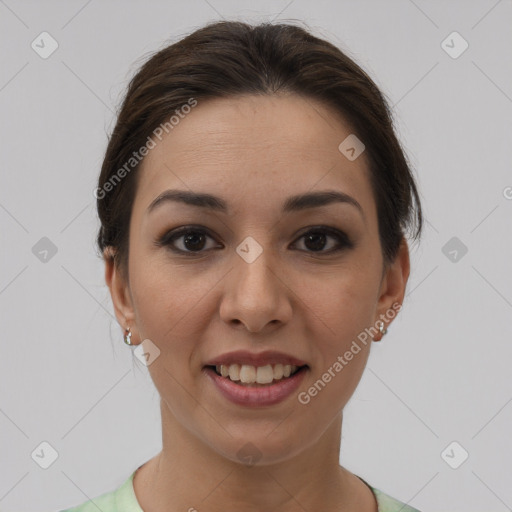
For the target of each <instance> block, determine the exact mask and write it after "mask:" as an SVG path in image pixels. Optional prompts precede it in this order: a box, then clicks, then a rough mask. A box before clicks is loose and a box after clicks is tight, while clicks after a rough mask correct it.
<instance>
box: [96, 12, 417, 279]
mask: <svg viewBox="0 0 512 512" xmlns="http://www.w3.org/2000/svg"><path fill="white" fill-rule="evenodd" d="M280 92H285V93H296V94H299V95H301V96H303V97H305V98H308V97H309V98H312V99H315V100H317V101H321V102H322V103H323V104H325V105H327V106H329V107H330V108H332V109H334V110H335V112H337V113H339V114H340V115H341V116H342V117H343V118H345V119H346V120H347V121H348V122H349V124H350V126H351V128H352V129H353V131H354V133H355V134H356V136H357V137H358V138H359V139H361V141H363V143H364V144H365V147H366V149H365V153H366V155H367V158H368V161H369V163H370V169H369V171H370V180H371V186H372V190H373V193H374V197H375V201H376V205H377V214H378V222H379V236H380V242H381V246H382V254H383V258H384V263H385V264H386V265H387V264H389V263H390V262H392V261H393V260H394V258H395V256H396V254H397V251H398V249H399V246H400V242H401V240H402V238H403V237H404V236H405V233H406V231H407V230H408V229H411V232H412V234H411V237H412V238H413V239H419V237H420V236H421V231H422V226H423V216H422V209H421V201H420V198H419V194H418V190H417V187H416V184H415V180H414V177H413V174H412V172H411V169H410V167H409V164H408V162H407V158H406V156H405V154H404V151H403V150H402V147H401V145H400V143H399V141H398V139H397V136H396V134H395V130H394V127H393V120H392V115H391V110H390V108H389V106H388V103H387V101H386V100H385V98H384V96H383V94H382V93H381V92H380V90H379V89H378V87H377V86H376V85H375V83H374V82H373V81H372V79H371V78H370V77H369V76H368V75H367V74H366V73H365V72H364V71H363V70H362V69H361V68H360V67H359V66H358V65H357V64H356V63H355V62H354V61H353V60H352V59H351V58H349V57H348V56H347V55H345V54H344V53H343V52H342V51H341V50H340V49H338V48H337V47H336V46H334V45H333V44H331V43H330V42H328V41H325V40H322V39H319V38H317V37H315V36H313V35H312V34H310V33H309V32H308V31H307V30H305V29H303V28H301V27H298V26H295V25H291V24H272V23H263V24H260V25H256V26H252V25H249V24H247V23H243V22H239V21H221V22H214V23H210V24H208V25H206V26H204V27H202V28H200V29H198V30H196V31H195V32H193V33H191V34H190V35H188V36H186V37H185V38H183V39H181V40H180V41H178V42H176V43H174V44H172V45H170V46H167V47H166V48H164V49H162V50H160V51H158V52H156V53H155V54H154V55H153V56H152V57H151V58H149V60H147V61H146V62H145V64H143V65H142V67H141V68H140V70H139V71H138V72H137V73H136V75H135V76H134V77H133V78H132V80H131V82H130V84H129V86H128V90H127V93H126V96H125V98H124V101H123V103H122V105H121V108H120V111H119V114H118V118H117V122H116V125H115V127H114V130H113V132H112V135H111V137H110V140H109V143H108V147H107V150H106V154H105V157H104V160H103V164H102V168H101V173H100V176H99V181H98V190H100V189H101V190H103V191H104V190H107V187H106V185H107V184H108V182H109V180H112V177H113V176H114V175H115V174H116V173H117V172H118V171H119V169H121V168H122V167H123V166H125V165H126V162H128V161H129V160H130V158H131V157H132V155H133V153H134V151H137V150H138V149H139V148H140V147H141V146H143V145H144V144H145V143H146V141H147V140H148V137H149V136H151V135H152V133H153V130H155V128H156V127H158V126H159V125H161V124H162V123H163V122H164V121H165V120H166V119H169V117H170V116H172V115H173V114H174V113H175V111H176V110H177V109H180V108H181V107H182V106H183V105H185V104H187V103H189V102H190V100H191V98H193V99H195V101H197V102H198V103H200V102H201V100H205V99H208V98H223V97H233V96H238V95H243V94H258V95H261V94H266V95H272V94H278V93H280ZM340 142H341V141H340ZM139 167H140V164H138V165H135V166H134V167H133V169H132V170H131V171H130V172H129V173H125V174H126V176H125V177H124V178H123V179H122V181H120V182H119V183H118V184H117V185H116V186H113V187H110V189H108V190H109V191H108V192H106V193H103V194H102V196H101V197H100V196H97V210H98V215H99V219H100V222H101V227H100V229H99V232H98V236H97V244H98V247H99V249H100V251H101V253H102V254H103V251H104V250H105V248H107V247H110V248H112V249H113V251H112V257H114V259H115V262H116V265H117V266H118V268H119V269H120V271H121V272H123V273H124V274H125V276H126V278H127V277H128V272H127V263H128V243H129V225H130V217H131V211H132V206H133V201H134V198H135V191H136V187H137V170H138V168H139Z"/></svg>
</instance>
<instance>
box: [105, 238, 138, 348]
mask: <svg viewBox="0 0 512 512" xmlns="http://www.w3.org/2000/svg"><path fill="white" fill-rule="evenodd" d="M114 254H115V250H114V249H113V248H112V247H107V248H106V249H105V250H104V251H103V259H104V261H105V282H106V283H107V286H108V287H109V290H110V296H111V297H112V304H113V305H114V312H115V315H116V318H117V321H118V322H119V325H120V326H121V328H122V329H123V332H124V331H125V330H126V329H127V328H128V327H130V328H131V330H132V334H135V333H134V332H133V331H134V328H133V327H134V319H135V314H134V311H133V303H132V297H131V293H130V287H129V285H128V282H127V279H126V278H125V276H124V275H123V273H122V272H121V271H120V270H119V268H118V266H117V265H116V263H115V260H114ZM132 339H133V336H132ZM134 341H135V340H133V341H132V343H133V342H134ZM134 344H135V343H134Z"/></svg>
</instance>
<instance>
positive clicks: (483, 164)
mask: <svg viewBox="0 0 512 512" xmlns="http://www.w3.org/2000/svg"><path fill="white" fill-rule="evenodd" d="M511 15H512V3H511V2H510V1H506V0H502V1H495V0H488V1H487V0H486V1H483V0H482V1H467V0H466V1H449V2H447V1H420V0H415V1H412V0H394V1H386V2H382V1H378V0H374V1H357V2H356V1H340V2H335V1H333V0H330V1H327V0H323V1H315V2H307V1H306V0H295V1H290V0H283V1H273V2H271V1H260V2H255V1H254V0H250V1H249V0H243V1H238V2H235V1H234V0H231V1H228V0H208V1H205V0H193V1H188V2H184V1H183V2H177V1H174V2H163V1H152V2H142V1H138V2H137V1H109V2H100V1H99V0H92V1H84V0H77V1H66V2H63V1H62V2H56V1H46V2H35V1H32V2H29V1H15V0H5V1H0V48H1V62H0V109H1V119H2V123H1V128H0V129H1V133H0V141H1V144H2V152H1V164H0V173H1V188H0V226H1V251H0V311H1V319H0V321H1V323H0V325H1V336H0V343H1V358H0V393H1V395H0V398H1V400H0V433H1V435H0V453H1V456H0V510H2V511H4V512H5V511H14V510H16V511H19V512H23V511H31V512H37V511H48V512H49V511H52V510H59V509H60V508H64V507H69V506H71V505H76V504H78V503H82V502H83V501H85V500H87V499H89V498H92V497H95V496H97V495H99V494H101V493H103V492H107V491H110V490H113V489H114V488H115V487H117V486H118V485H120V483H122V482H123V481H124V479H125V478H127V477H128V475H129V474H130V473H131V472H132V471H133V470H134V469H135V468H136V467H137V466H138V465H140V464H142V463H143V462H144V461H146V460H148V459H149V458H150V457H152V456H153V455H154V454H155V453H157V452H158V451H159V449H160V413H159V408H158V405H159V397H158V393H157V392H156V390H155V389H154V386H153V384H152V382H151V380H150V378H149V376H148V373H147V369H146V368H145V367H143V366H142V365H141V364H140V363H139V362H138V360H137V359H136V358H134V357H133V356H132V354H131V351H130V349H129V348H128V347H126V346H124V344H123V341H122V337H121V329H120V327H119V326H118V325H117V322H116V321H115V319H114V317H113V312H112V306H111V301H110V296H109V294H108V289H107V288H106V286H105V284H104V276H103V265H102V262H101V260H100V259H99V258H98V256H97V253H96V249H95V246H94V238H95V235H96V230H97V227H98V221H97V218H96V213H95V199H94V197H93V194H92V192H93V189H94V188H95V181H96V178H97V175H98V172H99V167H100V165H101V161H102V157H103V152H104V150H105V147H106V141H107V133H109V131H110V130H111V128H112V127H113V119H114V117H113V116H114V112H115V108H116V107H117V105H118V104H119V101H120V100H121V98H122V92H123V90H124V88H125V86H126V84H127V80H128V79H129V78H130V77H131V76H132V74H133V72H135V70H136V69H137V68H138V66H139V65H140V64H141V62H142V61H143V60H144V59H145V58H146V57H147V55H148V54H149V52H153V51H155V50H157V49H159V48H161V47H162V46H163V45H164V44H166V42H167V43H169V42H174V41H176V40H177V39H179V38H181V37H182V36H184V35H185V34H187V33H189V32H190V31H192V30H194V29H195V28H197V27H199V26H201V25H202V24H203V23H205V22H207V21H211V20H214V19H220V18H222V17H224V18H229V19H233V18H237V19H241V20H245V21H252V22H256V21H263V20H268V19H273V20H282V21H288V20H290V21H293V20H303V21H304V22H305V23H306V24H307V25H308V26H309V27H310V29H311V30H313V32H315V33H316V34H317V35H319V36H320V37H325V38H327V39H329V40H331V41H332V42H334V43H335V44H337V45H339V46H340V47H341V48H342V49H344V50H346V51H347V52H348V53H349V54H350V55H351V56H352V57H353V58H355V59H356V60H357V61H358V62H359V63H360V64H361V65H362V66H363V67H364V68H365V69H366V70H367V71H368V72H369V73H370V74H371V76H372V77H373V78H374V79H375V80H376V82H377V83H378V84H379V86H380V87H381V88H382V90H383V91H384V92H385V94H386V95H387V96H388V98H389V99H390V102H391V104H392V105H394V110H395V115H396V119H397V126H398V130H399V135H400V137H401V140H402V141H403V144H404V146H405V148H406V150H407V152H408V154H409V156H410V159H411V162H412V164H413V165H414V167H415V169H416V171H415V172H416V173H417V177H418V182H419V187H420V190H421V194H422V197H423V203H424V207H425V213H426V217H427V223H426V227H425V235H424V239H423V241H422V243H421V244H420V245H415V246H413V247H412V266H413V270H412V274H411V278H410V281H409V288H408V295H407V298H406V301H405V304H404V309H403V311H402V313H401V314H400V315H399V316H398V317H397V319H396V321H395V322H394V323H393V325H392V326H391V328H390V331H389V334H388V335H387V336H386V337H385V338H384V340H383V342H382V343H380V344H374V345H373V347H372V353H371V357H370V360H369V363H368V368H367V370H366V372H365V374H364V376H363V379H362V381H361V383H360V386H359V387H358V389H357V391H356V393H355V395H354V396H353V398H352V400H351V401H350V403H349V405H348V406H347V407H346V409H345V420H344V429H343V438H342V451H341V461H342V463H343V464H344V465H345V466H346V467H347V468H348V469H350V470H351V471H353V472H355V473H356V474H358V475H360V476H361V477H363V478H365V479H366V480H367V481H369V482H370V483H371V484H372V485H374V486H376V487H378V488H381V489H382V490H384V491H385V492H387V493H389V494H391V495H392V496H395V497H397V498H399V499H401V500H403V501H406V502H409V503H410V504H411V505H413V506H415V507H417V508H419V509H421V510H422V511H425V512H426V511H434V510H452V511H464V512H468V511H476V510H480V511H483V510H485V511H486V512H489V511H504V510H512V485H511V480H512V463H511V460H512V441H511V436H510V432H511V431H512V429H511V425H512V404H511V401H512V381H511V378H510V374H511V371H510V362H511V356H512V343H511V322H510V319H511V313H512V291H511V289H512V272H511V262H512V258H511V256H512V242H511V234H512V229H511V228H512V222H511V219H512V200H511V199H510V198H512V188H507V187H512V172H511V159H510V156H511V147H510V146H511V144H510V142H511V140H512V138H511V136H512V122H511V113H512V81H511V79H512V59H511V53H512V27H511V20H512V16H511ZM43 31H47V32H49V33H50V34H51V36H52V37H53V38H54V39H55V40H56V41H57V42H58V44H59V47H58V49H57V50H56V51H55V53H53V54H52V55H51V56H50V57H49V58H47V59H43V58H41V57H40V56H39V55H38V54H37V53H36V52H35V51H34V50H33V49H32V48H31V43H32V41H33V40H35V39H36V38H37V37H38V36H39V34H40V33H41V32H43ZM453 31H457V32H459V33H460V34H461V36H462V37H463V38H464V39H465V40H466V41H467V42H468V43H469V48H468V49H467V50H466V51H465V52H464V53H463V54H462V55H460V56H459V57H458V58H456V59H454V58H452V57H450V56H449V55H448V54H447V53H446V52H445V50H444V49H443V47H442V46H441V43H442V41H443V40H445V38H446V37H447V36H448V35H449V34H450V33H452V32H453ZM448 41H450V40H448ZM449 44H450V45H452V46H454V47H455V49H458V48H460V45H459V43H458V42H457V43H456V42H453V43H450V42H449ZM507 197H508V198H507ZM43 237H47V238H49V239H50V240H51V241H52V243H53V244H55V246H56V248H57V253H56V254H55V255H53V256H51V253H49V254H48V256H47V261H46V262H43V261H41V260H40V259H39V257H36V255H35V254H34V253H33V250H32V248H33V247H34V246H35V245H36V244H37V243H38V241H39V240H40V239H41V238H43ZM452 237H457V239H458V241H455V244H458V245H459V246H460V244H461V243H463V244H464V245H465V246H466V247H467V249H468V252H467V253H466V254H465V255H463V256H461V254H462V253H461V252H460V250H459V249H456V250H458V253H457V254H458V255H457V259H456V261H453V254H454V253H452V256H450V255H449V250H452V249H453V248H452V247H451V246H448V248H447V249H444V252H443V247H445V244H446V243H447V242H448V241H449V240H450V239H451V238H452ZM40 243H44V242H40ZM452 243H453V242H452ZM37 247H39V246H36V248H37ZM454 247H455V246H454ZM35 252H36V253H37V251H35ZM445 253H446V254H447V255H445ZM43 441H46V442H48V443H49V444H50V445H51V446H53V448H54V449H55V450H56V451H57V453H58V458H57V460H56V461H55V462H54V463H53V464H52V465H51V466H50V467H49V468H48V469H42V468H41V467H40V466H39V465H38V464H36V462H35V461H34V460H33V459H32V457H31V454H32V453H33V451H34V450H35V449H36V448H37V447H38V446H39V445H40V443H41V442H43ZM453 441H456V442H457V443H459V445H460V446H462V447H463V449H465V450H466V451H467V452H468V453H469V458H468V459H467V460H466V461H465V462H464V463H463V464H462V465H460V466H459V467H458V469H453V468H452V467H450V466H449V465H448V464H447V462H446V460H449V461H450V462H451V463H452V465H454V464H457V463H459V462H460V460H461V459H460V453H461V452H460V450H461V449H460V448H456V449H455V450H454V451H451V450H448V452H447V453H448V455H445V456H444V458H443V456H442V453H443V451H444V450H445V448H446V447H447V446H448V445H449V444H450V443H452V442H453ZM445 453H446V452H445Z"/></svg>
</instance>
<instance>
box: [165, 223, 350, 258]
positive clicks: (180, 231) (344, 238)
mask: <svg viewBox="0 0 512 512" xmlns="http://www.w3.org/2000/svg"><path fill="white" fill-rule="evenodd" d="M189 232H198V233H202V234H204V235H206V236H207V237H209V238H211V239H213V240H215V241H217V242H218V240H217V237H215V236H213V235H212V233H211V231H210V230H209V229H208V228H206V227H204V226H200V225H185V226H180V227H178V228H175V229H171V230H169V231H166V232H165V233H164V234H163V235H162V236H160V237H159V238H158V239H157V240H156V241H155V245H156V246H158V247H167V248H169V250H171V251H172V252H174V253H176V254H186V255H201V254H202V253H206V252H209V251H211V250H212V249H206V250H200V251H184V250H182V249H177V248H176V247H174V246H173V245H172V243H171V242H172V241H173V240H175V239H179V238H181V237H182V236H184V235H186V234H187V233H189ZM308 233H321V234H325V235H326V236H327V237H329V236H330V237H332V238H335V239H337V240H338V244H337V247H335V248H331V249H329V250H327V251H305V250H302V249H301V250H299V251H300V252H304V253H306V254H310V255H320V256H322V255H326V256H327V255H330V254H334V253H338V252H341V251H342V250H344V249H351V248H353V247H354V246H355V244H354V242H353V241H352V239H351V237H349V236H348V235H347V234H346V233H345V232H344V231H342V230H340V229H338V228H334V227H331V226H326V225H321V224H319V225H313V226H306V227H304V228H303V229H302V230H301V234H299V235H298V236H297V237H296V238H295V240H294V241H293V242H292V243H291V246H294V245H296V244H297V243H298V242H299V241H300V240H301V239H302V238H303V237H304V236H305V235H307V234H308Z"/></svg>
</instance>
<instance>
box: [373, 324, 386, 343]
mask: <svg viewBox="0 0 512 512" xmlns="http://www.w3.org/2000/svg"><path fill="white" fill-rule="evenodd" d="M377 325H378V326H379V332H380V334H381V337H380V339H378V340H376V339H374V340H373V341H380V340H381V339H382V336H384V335H385V334H386V333H387V332H388V330H387V329H386V328H385V324H384V322H383V321H382V320H379V321H378V322H377Z"/></svg>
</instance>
